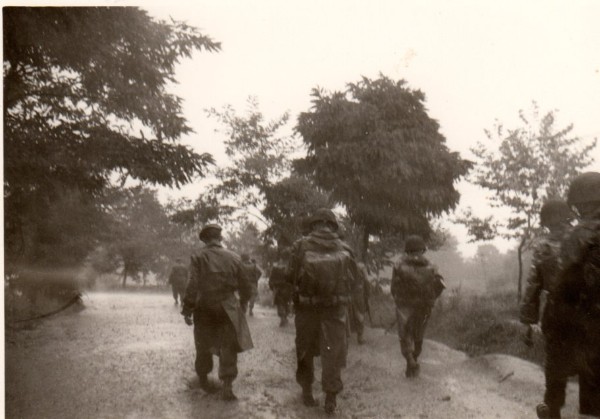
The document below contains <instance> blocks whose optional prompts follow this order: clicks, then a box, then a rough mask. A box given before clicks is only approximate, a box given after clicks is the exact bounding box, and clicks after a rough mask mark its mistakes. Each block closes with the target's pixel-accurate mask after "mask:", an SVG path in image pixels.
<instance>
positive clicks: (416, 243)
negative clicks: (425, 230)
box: [404, 234, 427, 253]
mask: <svg viewBox="0 0 600 419" xmlns="http://www.w3.org/2000/svg"><path fill="white" fill-rule="evenodd" d="M425 250H427V247H426V246H425V241H424V240H423V238H422V237H421V236H418V235H416V234H415V235H413V236H408V238H407V239H406V242H405V243H404V251H405V252H406V253H411V252H418V251H425Z"/></svg>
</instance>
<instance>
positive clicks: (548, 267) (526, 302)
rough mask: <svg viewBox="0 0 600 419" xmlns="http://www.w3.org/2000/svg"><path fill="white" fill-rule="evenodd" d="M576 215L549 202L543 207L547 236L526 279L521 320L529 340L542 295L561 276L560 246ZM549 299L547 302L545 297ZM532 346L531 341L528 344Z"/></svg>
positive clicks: (537, 247)
mask: <svg viewBox="0 0 600 419" xmlns="http://www.w3.org/2000/svg"><path fill="white" fill-rule="evenodd" d="M573 217H574V214H573V212H572V211H571V210H570V209H569V206H568V205H567V203H566V202H564V201H560V200H549V201H547V202H545V203H544V205H542V209H541V211H540V224H541V226H542V227H544V228H546V229H547V230H548V233H547V234H545V235H544V236H542V237H541V238H539V239H538V240H537V242H536V243H535V245H534V250H533V260H532V264H531V268H530V270H529V277H528V278H527V287H526V289H525V297H524V298H523V302H522V305H521V313H520V320H521V323H523V324H525V325H527V327H528V328H527V334H526V336H527V337H528V338H530V333H531V332H530V331H531V325H532V324H536V323H538V321H539V319H540V316H539V312H540V299H541V295H542V292H546V293H551V292H552V291H553V290H554V288H555V286H556V279H557V277H558V273H559V269H560V268H559V259H560V244H561V242H562V240H563V239H564V238H565V235H566V234H567V232H568V231H569V229H570V226H571V220H572V219H573ZM546 298H548V297H547V296H546ZM526 342H527V343H528V344H530V342H531V341H530V340H529V341H526Z"/></svg>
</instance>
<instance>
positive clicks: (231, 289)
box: [181, 224, 253, 401]
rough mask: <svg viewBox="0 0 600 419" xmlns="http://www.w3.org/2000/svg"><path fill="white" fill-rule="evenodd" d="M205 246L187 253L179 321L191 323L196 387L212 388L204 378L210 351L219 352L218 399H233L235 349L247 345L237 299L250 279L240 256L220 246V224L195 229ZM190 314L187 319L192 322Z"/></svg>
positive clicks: (209, 367) (246, 289)
mask: <svg viewBox="0 0 600 419" xmlns="http://www.w3.org/2000/svg"><path fill="white" fill-rule="evenodd" d="M199 236H200V240H202V241H203V242H204V243H205V246H204V247H203V248H202V249H200V250H199V251H198V252H197V253H196V254H195V255H193V256H192V260H191V264H190V278H189V281H188V284H187V288H186V291H185V297H184V299H183V309H182V311H181V314H182V315H183V316H184V320H185V323H186V324H188V325H190V326H191V325H192V324H193V325H194V342H195V345H196V361H195V367H196V373H197V374H198V378H199V380H200V387H201V388H202V389H203V390H205V391H206V392H213V391H215V390H216V389H217V387H216V386H215V385H214V384H213V383H211V382H210V381H209V380H208V374H209V373H210V372H211V371H212V369H213V355H217V356H218V357H219V378H220V379H221V381H222V382H223V389H222V394H221V396H222V398H223V399H224V400H227V401H231V400H235V399H236V397H235V395H234V394H233V390H232V382H233V380H235V378H236V377H237V374H238V369H237V354H238V353H239V352H243V351H245V350H248V349H250V348H252V346H253V345H252V338H251V336H250V329H249V328H248V324H247V323H246V318H245V316H244V315H243V313H242V309H241V306H240V302H239V301H238V299H237V297H236V296H235V292H236V291H237V292H238V293H239V296H240V300H241V301H242V302H245V301H247V300H248V299H249V298H250V292H251V288H250V284H249V281H248V278H247V277H246V274H245V271H244V268H243V266H242V262H241V260H240V257H239V256H238V255H237V254H236V253H234V252H231V251H229V250H227V249H224V248H223V246H222V245H221V227H220V226H218V225H216V224H208V225H206V226H205V227H204V228H202V230H201V231H200V235H199ZM192 316H193V321H192Z"/></svg>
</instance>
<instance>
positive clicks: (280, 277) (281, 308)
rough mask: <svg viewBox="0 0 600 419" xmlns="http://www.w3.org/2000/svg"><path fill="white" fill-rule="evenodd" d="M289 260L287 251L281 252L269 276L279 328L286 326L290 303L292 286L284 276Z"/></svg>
mask: <svg viewBox="0 0 600 419" xmlns="http://www.w3.org/2000/svg"><path fill="white" fill-rule="evenodd" d="M288 259H289V250H287V251H286V250H284V251H281V252H280V254H279V260H277V262H275V264H274V265H273V268H272V269H271V275H270V276H269V288H270V289H271V291H273V294H274V298H273V303H274V304H275V307H277V315H278V316H279V319H280V320H279V327H285V326H286V325H287V324H288V316H289V315H290V303H291V302H292V294H293V292H294V286H293V285H292V283H291V282H290V281H288V278H287V275H286V268H287V260H288Z"/></svg>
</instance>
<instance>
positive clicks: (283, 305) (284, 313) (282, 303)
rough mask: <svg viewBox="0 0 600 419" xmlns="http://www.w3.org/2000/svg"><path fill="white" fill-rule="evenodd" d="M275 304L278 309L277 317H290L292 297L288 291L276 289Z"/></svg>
mask: <svg viewBox="0 0 600 419" xmlns="http://www.w3.org/2000/svg"><path fill="white" fill-rule="evenodd" d="M274 292H275V298H274V299H273V303H275V306H276V307H277V315H278V316H279V317H280V318H282V319H285V318H287V317H288V316H289V315H290V302H291V295H290V292H288V291H287V290H286V289H276V290H275V291H274Z"/></svg>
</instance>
